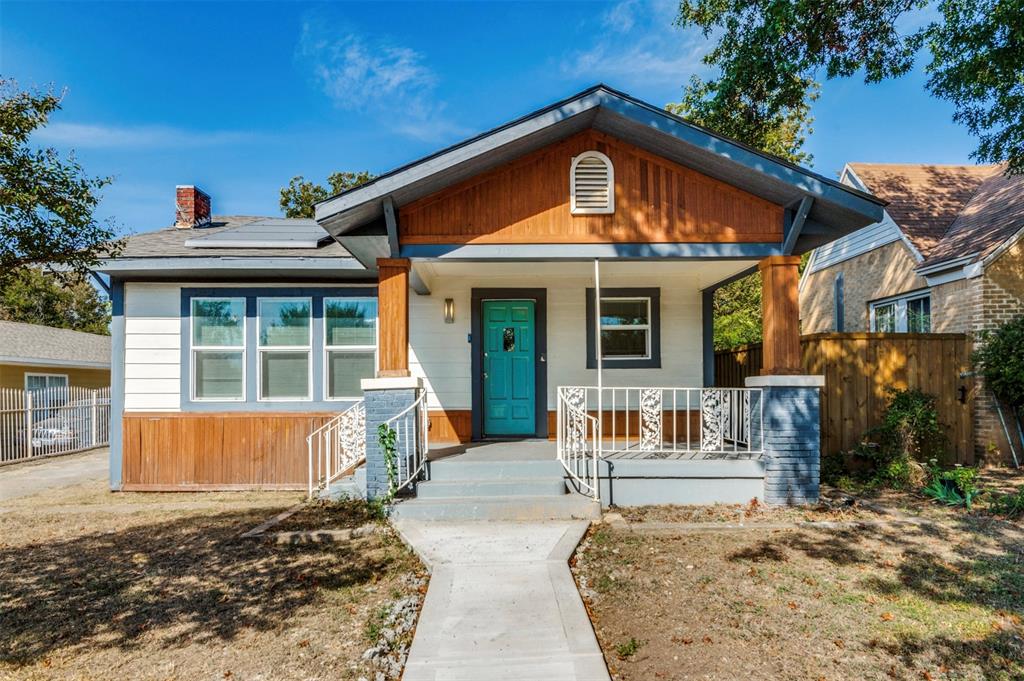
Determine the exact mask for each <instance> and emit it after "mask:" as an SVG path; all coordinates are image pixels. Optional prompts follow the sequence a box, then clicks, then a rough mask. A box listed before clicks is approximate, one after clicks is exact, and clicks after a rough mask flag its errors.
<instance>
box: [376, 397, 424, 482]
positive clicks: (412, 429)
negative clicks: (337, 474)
mask: <svg viewBox="0 0 1024 681" xmlns="http://www.w3.org/2000/svg"><path fill="white" fill-rule="evenodd" d="M384 425H386V426H387V427H388V428H390V429H391V430H392V431H393V432H394V434H395V442H394V454H395V461H394V466H395V480H394V482H393V484H392V490H391V493H392V494H393V495H394V494H398V493H399V492H400V491H402V490H403V489H405V488H406V487H408V486H409V485H410V483H412V482H413V481H414V480H416V479H418V478H419V477H420V474H421V473H422V472H423V469H424V466H425V465H426V463H427V450H428V449H429V446H430V442H429V440H428V438H427V431H428V430H429V426H430V424H429V421H428V420H427V391H426V390H424V389H422V388H421V389H419V391H418V394H417V396H416V400H415V401H414V402H413V403H412V404H410V405H409V406H408V407H406V408H405V409H403V410H402V411H401V412H399V413H398V414H396V415H395V416H392V417H391V418H389V419H388V420H387V421H385V422H384Z"/></svg>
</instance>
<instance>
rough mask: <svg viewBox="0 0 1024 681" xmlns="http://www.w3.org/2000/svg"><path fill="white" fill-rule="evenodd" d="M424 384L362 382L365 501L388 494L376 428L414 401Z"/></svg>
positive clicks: (413, 381)
mask: <svg viewBox="0 0 1024 681" xmlns="http://www.w3.org/2000/svg"><path fill="white" fill-rule="evenodd" d="M422 387H423V380H422V379H420V378H415V377H411V376H400V377H391V378H366V379H363V383H362V388H363V400H364V403H365V405H366V498H367V499H370V500H373V499H379V498H381V497H385V496H387V494H388V486H389V484H390V482H389V481H388V469H387V463H386V462H385V460H384V451H383V450H382V449H381V447H380V441H379V438H378V435H377V428H378V427H379V426H380V424H382V423H384V422H385V421H387V420H388V419H390V418H391V417H393V416H397V415H398V414H399V413H400V412H401V411H402V410H403V409H406V408H407V407H408V406H409V405H411V404H412V403H413V402H415V401H416V394H417V391H418V390H419V389H420V388H422Z"/></svg>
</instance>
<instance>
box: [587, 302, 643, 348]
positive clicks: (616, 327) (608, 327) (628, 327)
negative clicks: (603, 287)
mask: <svg viewBox="0 0 1024 681" xmlns="http://www.w3.org/2000/svg"><path fill="white" fill-rule="evenodd" d="M606 300H607V301H611V300H618V301H627V302H636V301H643V302H644V303H645V304H646V305H647V323H646V324H605V323H603V322H602V321H601V315H600V314H598V315H597V323H598V325H599V326H600V327H601V328H600V330H601V331H641V330H642V331H645V332H646V333H644V340H645V342H646V347H647V351H646V352H645V353H644V354H643V355H614V356H606V355H604V346H603V345H602V346H601V352H602V354H601V359H602V360H604V361H606V362H615V361H618V360H627V359H650V358H651V333H652V332H651V299H650V297H649V296H601V303H604V302H605V301H606Z"/></svg>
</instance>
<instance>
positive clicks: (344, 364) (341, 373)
mask: <svg viewBox="0 0 1024 681" xmlns="http://www.w3.org/2000/svg"><path fill="white" fill-rule="evenodd" d="M374 364H375V362H374V355H373V353H372V352H339V351H336V350H331V351H330V352H328V353H327V396H328V397H359V396H360V395H362V394H363V389H362V387H361V385H360V381H362V379H364V378H373V376H374V371H375V369H376V367H375V366H374Z"/></svg>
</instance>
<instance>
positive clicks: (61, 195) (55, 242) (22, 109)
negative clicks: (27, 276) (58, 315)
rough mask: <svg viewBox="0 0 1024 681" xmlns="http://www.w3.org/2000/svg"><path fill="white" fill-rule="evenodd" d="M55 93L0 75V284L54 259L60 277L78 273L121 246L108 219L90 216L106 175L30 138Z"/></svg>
mask: <svg viewBox="0 0 1024 681" xmlns="http://www.w3.org/2000/svg"><path fill="white" fill-rule="evenodd" d="M61 100H62V96H60V95H56V94H54V93H53V92H52V91H50V90H40V91H22V90H19V89H18V86H17V83H15V82H14V81H12V80H9V79H4V78H0V288H2V287H4V286H5V285H6V283H7V282H8V281H9V280H10V279H11V278H12V277H15V276H17V275H18V274H19V273H20V271H22V270H24V269H26V268H28V267H32V266H47V267H53V269H54V272H55V275H56V276H58V277H61V278H64V277H68V276H69V274H68V273H69V272H76V273H78V274H79V275H81V276H85V275H86V274H87V273H88V270H89V268H90V267H92V266H94V265H95V264H96V262H97V260H98V259H99V258H100V257H102V256H103V255H105V254H116V253H117V252H118V251H119V249H120V248H121V243H120V242H114V241H113V239H114V230H113V227H112V226H111V225H109V224H101V223H98V222H97V221H96V220H95V219H94V218H93V212H94V211H95V209H96V206H97V204H98V203H99V201H100V195H99V191H100V190H101V189H102V188H103V187H105V186H106V185H108V184H110V181H111V180H110V178H106V177H89V176H87V175H86V174H85V172H84V170H83V169H82V166H81V165H79V164H78V162H77V161H76V160H75V157H74V154H71V155H69V156H68V157H66V158H65V157H63V156H62V155H61V154H59V153H58V152H57V151H56V150H55V149H52V148H45V149H36V148H33V147H31V146H30V145H29V137H30V136H31V134H32V133H33V131H35V130H36V129H38V128H40V127H43V126H45V125H46V123H47V122H48V121H49V119H50V115H51V114H52V113H53V112H55V111H58V110H59V109H60V108H61ZM55 266H59V267H55Z"/></svg>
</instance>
